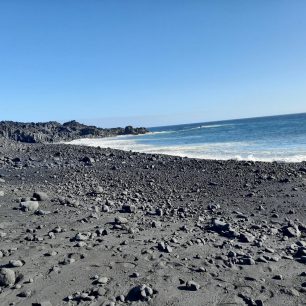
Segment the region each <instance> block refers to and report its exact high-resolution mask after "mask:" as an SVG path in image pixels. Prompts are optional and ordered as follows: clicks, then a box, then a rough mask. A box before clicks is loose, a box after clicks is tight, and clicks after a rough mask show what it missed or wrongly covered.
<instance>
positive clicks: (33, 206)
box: [20, 201, 39, 211]
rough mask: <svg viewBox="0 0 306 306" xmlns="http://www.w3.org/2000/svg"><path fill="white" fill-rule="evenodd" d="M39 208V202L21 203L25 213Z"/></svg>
mask: <svg viewBox="0 0 306 306" xmlns="http://www.w3.org/2000/svg"><path fill="white" fill-rule="evenodd" d="M38 207H39V204H38V202H37V201H25V202H21V203H20V208H21V210H23V211H28V210H29V211H35V210H37V209H38Z"/></svg>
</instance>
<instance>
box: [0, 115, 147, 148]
mask: <svg viewBox="0 0 306 306" xmlns="http://www.w3.org/2000/svg"><path fill="white" fill-rule="evenodd" d="M147 132H148V130H147V129H146V128H143V127H141V128H133V127H132V126H127V127H126V128H120V127H118V128H111V129H103V128H98V127H96V126H88V125H85V124H81V123H79V122H77V121H75V120H73V121H69V122H65V123H64V124H60V123H58V122H56V121H50V122H39V123H33V122H31V123H22V122H13V121H1V122H0V137H4V138H6V139H11V140H15V141H19V142H27V143H48V142H49V143H51V142H59V141H69V140H73V139H77V138H85V137H86V138H89V137H109V136H117V135H128V134H132V135H137V134H145V133H147Z"/></svg>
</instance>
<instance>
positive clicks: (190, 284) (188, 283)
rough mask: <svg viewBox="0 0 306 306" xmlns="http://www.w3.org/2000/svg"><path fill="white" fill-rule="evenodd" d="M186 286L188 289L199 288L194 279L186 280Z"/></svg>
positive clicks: (195, 289) (194, 289)
mask: <svg viewBox="0 0 306 306" xmlns="http://www.w3.org/2000/svg"><path fill="white" fill-rule="evenodd" d="M186 288H187V289H188V290H190V291H197V290H199V289H200V288H201V286H200V285H199V284H198V283H196V282H195V281H188V282H187V283H186Z"/></svg>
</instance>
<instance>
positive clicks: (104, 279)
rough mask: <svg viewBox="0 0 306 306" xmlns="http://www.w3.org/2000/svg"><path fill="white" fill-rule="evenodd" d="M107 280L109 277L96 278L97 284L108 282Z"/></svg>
mask: <svg viewBox="0 0 306 306" xmlns="http://www.w3.org/2000/svg"><path fill="white" fill-rule="evenodd" d="M108 281H109V278H108V277H105V276H104V277H100V278H99V279H98V280H97V282H98V283H99V284H107V283H108Z"/></svg>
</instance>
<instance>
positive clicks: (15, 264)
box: [9, 260, 24, 268]
mask: <svg viewBox="0 0 306 306" xmlns="http://www.w3.org/2000/svg"><path fill="white" fill-rule="evenodd" d="M9 264H10V266H11V267H13V268H17V267H22V266H23V265H24V263H23V262H22V261H21V260H10V262H9Z"/></svg>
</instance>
